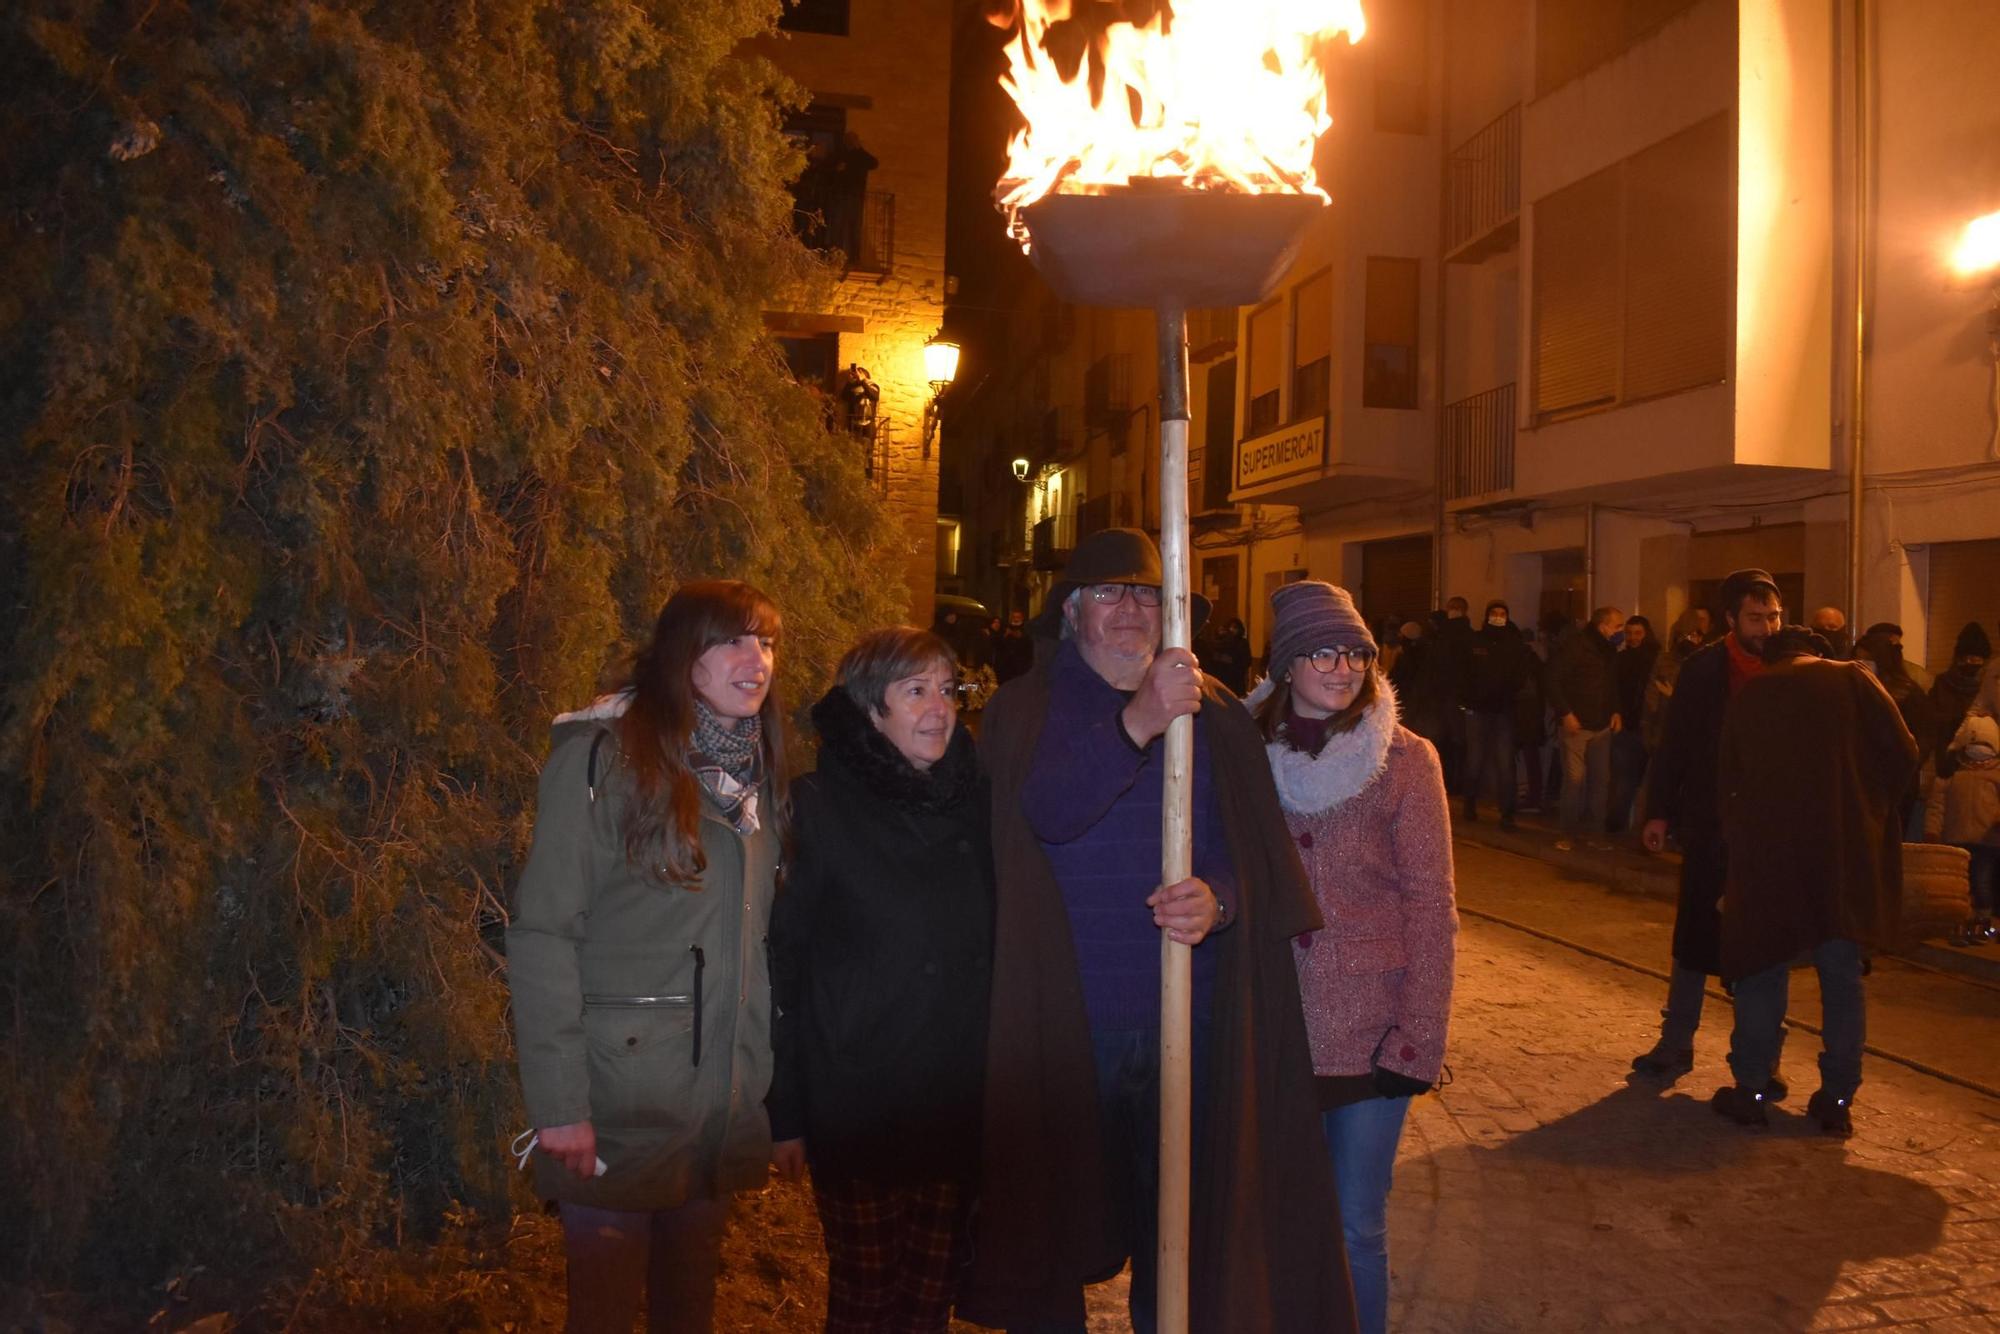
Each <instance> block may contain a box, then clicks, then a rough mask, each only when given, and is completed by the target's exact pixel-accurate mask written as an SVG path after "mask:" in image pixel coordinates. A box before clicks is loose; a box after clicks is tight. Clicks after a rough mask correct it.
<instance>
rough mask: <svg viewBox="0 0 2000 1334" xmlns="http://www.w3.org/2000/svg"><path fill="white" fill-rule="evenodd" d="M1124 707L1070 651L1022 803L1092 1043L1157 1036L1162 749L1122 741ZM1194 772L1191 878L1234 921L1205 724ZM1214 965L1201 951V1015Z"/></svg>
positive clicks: (1067, 647) (1052, 686)
mask: <svg viewBox="0 0 2000 1334" xmlns="http://www.w3.org/2000/svg"><path fill="white" fill-rule="evenodd" d="M1128 699H1129V696H1128V695H1126V694H1125V693H1124V692H1122V691H1120V690H1117V689H1116V688H1114V687H1113V686H1112V685H1111V684H1110V683H1109V682H1107V681H1106V680H1105V679H1104V678H1103V677H1101V676H1099V675H1098V674H1097V672H1096V671H1095V670H1094V669H1093V668H1092V667H1091V666H1090V664H1088V663H1086V662H1085V661H1084V660H1083V656H1082V655H1081V654H1080V653H1078V652H1077V649H1076V645H1075V644H1074V643H1073V642H1067V641H1066V642H1064V643H1063V644H1062V646H1061V647H1060V648H1059V649H1057V651H1056V656H1055V660H1054V661H1053V662H1052V663H1051V664H1050V675H1049V712H1048V720H1047V721H1046V723H1044V725H1043V727H1042V735H1041V737H1040V738H1039V739H1038V740H1037V741H1036V743H1035V757H1034V761H1033V764H1032V766H1031V767H1030V769H1029V775H1028V784H1027V787H1026V789H1025V790H1024V792H1023V795H1022V798H1021V805H1022V813H1023V814H1024V815H1025V816H1027V819H1028V825H1029V827H1030V828H1031V829H1033V830H1034V831H1035V836H1036V837H1037V838H1038V839H1040V840H1041V844H1042V849H1043V851H1044V852H1046V853H1047V854H1048V858H1049V865H1050V867H1051V869H1053V870H1054V872H1055V878H1056V884H1057V885H1058V886H1060V887H1061V889H1062V896H1063V903H1064V906H1066V907H1067V908H1068V909H1069V926H1070V934H1071V937H1072V938H1073V939H1074V941H1075V943H1076V961H1077V968H1078V971H1079V972H1080V973H1081V974H1082V978H1083V1003H1084V1010H1085V1012H1086V1013H1087V1014H1088V1015H1089V1018H1090V1027H1091V1030H1092V1031H1093V1032H1106V1031H1117V1030H1127V1029H1134V1030H1143V1029H1157V1028H1158V1027H1159V1026H1160V929H1159V928H1158V927H1157V926H1155V925H1154V924H1153V913H1152V910H1151V909H1150V908H1148V907H1147V906H1146V900H1147V899H1148V898H1149V897H1151V895H1152V893H1153V890H1154V889H1155V888H1156V887H1157V886H1158V885H1159V883H1160V803H1161V785H1162V781H1163V777H1164V775H1165V773H1166V760H1165V757H1164V755H1163V754H1162V742H1161V741H1160V740H1158V739H1156V740H1154V741H1153V742H1152V744H1150V745H1148V746H1146V747H1145V748H1144V749H1141V748H1140V747H1138V746H1135V745H1133V744H1132V740H1131V738H1130V737H1128V736H1127V735H1126V734H1125V727H1124V724H1123V722H1122V721H1121V719H1120V717H1119V715H1120V714H1121V713H1122V712H1123V710H1124V708H1125V705H1126V702H1127V700H1128ZM1207 707H1212V705H1211V706H1207ZM1193 767H1194V874H1195V875H1196V876H1198V877H1199V878H1201V879H1202V880H1205V881H1207V882H1208V886H1209V888H1210V889H1212V890H1213V891H1214V892H1215V896H1216V897H1217V898H1218V899H1220V900H1221V901H1222V902H1223V903H1224V904H1225V905H1227V906H1228V907H1229V908H1230V909H1232V910H1233V909H1234V907H1235V904H1236V874H1235V869H1234V867H1233V866H1232V864H1231V862H1230V858H1229V843H1228V840H1227V836H1226V835H1225V833H1224V831H1223V825H1222V805H1221V803H1220V802H1219V801H1218V800H1217V798H1216V792H1215V785H1214V781H1213V775H1212V773H1211V772H1210V765H1209V759H1208V728H1207V726H1206V724H1205V720H1204V719H1203V718H1202V716H1201V715H1200V714H1196V715H1195V729H1194V766H1193ZM1232 915H1233V912H1232ZM1205 944H1206V942H1204V945H1205ZM1215 963H1216V955H1215V951H1214V950H1211V949H1206V948H1203V946H1199V945H1198V946H1196V947H1195V951H1194V1002H1195V1008H1196V1010H1197V1011H1198V1012H1205V1011H1206V1009H1207V999H1208V995H1209V992H1210V989H1211V985H1212V983H1213V980H1214V975H1215Z"/></svg>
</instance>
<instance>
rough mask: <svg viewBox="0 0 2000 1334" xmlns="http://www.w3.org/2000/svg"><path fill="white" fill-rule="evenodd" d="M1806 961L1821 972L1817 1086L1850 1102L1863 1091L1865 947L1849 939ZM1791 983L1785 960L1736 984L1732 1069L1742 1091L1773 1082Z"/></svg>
mask: <svg viewBox="0 0 2000 1334" xmlns="http://www.w3.org/2000/svg"><path fill="white" fill-rule="evenodd" d="M1808 957H1809V958H1810V959H1811V961H1812V966H1813V968H1814V970H1815V971H1816V972H1818V973H1819V994H1820V1005H1821V1013H1820V1029H1821V1030H1822V1032H1821V1038H1820V1041H1821V1045H1822V1050H1821V1052H1820V1056H1819V1086H1820V1087H1821V1088H1823V1089H1825V1090H1826V1091H1827V1092H1828V1093H1830V1094H1832V1095H1833V1096H1834V1097H1836V1098H1852V1097H1853V1096H1854V1091H1855V1090H1856V1089H1857V1088H1860V1087H1861V1044H1862V1043H1863V1042H1865V1041H1866V1040H1867V1029H1868V1024H1867V1013H1866V1010H1865V1008H1864V1006H1863V1000H1862V994H1861V946H1860V945H1858V944H1856V943H1855V942H1854V941H1851V940H1828V941H1823V942H1822V943H1821V944H1820V945H1819V946H1818V947H1817V948H1815V949H1814V950H1813V951H1812V953H1811V955H1810V956H1808ZM1791 983H1792V965H1791V963H1790V962H1786V963H1781V964H1779V965H1778V966H1777V967H1776V968H1767V969H1765V970H1764V971H1763V972H1761V973H1753V974H1752V975H1750V976H1749V977H1746V978H1743V979H1741V980H1740V981H1738V982H1737V984H1736V1027H1735V1028H1734V1029H1732V1030H1731V1031H1730V1034H1729V1069H1730V1071H1731V1073H1733V1074H1734V1075H1735V1076H1736V1082H1737V1084H1738V1085H1739V1086H1740V1087H1743V1088H1751V1089H1760V1088H1763V1087H1764V1086H1765V1085H1766V1084H1768V1083H1770V1082H1771V1072H1772V1070H1773V1069H1774V1068H1775V1067H1776V1066H1777V1063H1778V1052H1779V1049H1780V1048H1781V1047H1782V1046H1783V1045H1784V1030H1785V1006H1786V1004H1787V1002H1788V1001H1789V1000H1790V999H1791Z"/></svg>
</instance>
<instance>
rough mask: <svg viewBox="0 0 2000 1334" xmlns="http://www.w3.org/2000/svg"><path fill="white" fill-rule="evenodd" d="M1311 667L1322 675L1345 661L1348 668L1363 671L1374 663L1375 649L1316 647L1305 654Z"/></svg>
mask: <svg viewBox="0 0 2000 1334" xmlns="http://www.w3.org/2000/svg"><path fill="white" fill-rule="evenodd" d="M1306 661H1307V662H1309V663H1311V664H1312V669H1313V670H1314V671H1316V672H1318V673H1319V674H1320V675H1322V676H1324V675H1326V674H1327V673H1328V672H1330V671H1332V670H1333V669H1334V668H1336V667H1338V666H1340V664H1341V663H1343V662H1344V663H1346V664H1347V666H1348V667H1349V669H1350V670H1353V671H1356V672H1365V671H1367V670H1368V669H1369V668H1370V667H1373V666H1374V665H1375V650H1374V649H1372V648H1316V649H1314V650H1313V651H1312V652H1311V653H1308V654H1307V655H1306Z"/></svg>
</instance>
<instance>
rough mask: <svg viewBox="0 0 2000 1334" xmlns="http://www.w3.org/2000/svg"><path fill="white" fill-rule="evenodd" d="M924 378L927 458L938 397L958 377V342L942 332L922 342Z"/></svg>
mask: <svg viewBox="0 0 2000 1334" xmlns="http://www.w3.org/2000/svg"><path fill="white" fill-rule="evenodd" d="M924 378H925V379H926V380H929V381H930V382H931V398H930V402H928V403H926V404H924V457H925V458H929V457H930V456H931V442H932V441H933V440H935V439H937V430H938V398H939V397H940V396H941V395H942V394H943V393H944V391H945V390H946V389H947V388H949V387H950V385H951V382H952V381H953V380H955V379H957V378H958V344H957V343H954V342H952V341H951V340H950V339H949V338H946V337H945V336H944V334H943V333H942V332H940V333H938V334H936V335H935V336H933V337H932V338H931V340H930V341H929V342H928V343H925V344H924Z"/></svg>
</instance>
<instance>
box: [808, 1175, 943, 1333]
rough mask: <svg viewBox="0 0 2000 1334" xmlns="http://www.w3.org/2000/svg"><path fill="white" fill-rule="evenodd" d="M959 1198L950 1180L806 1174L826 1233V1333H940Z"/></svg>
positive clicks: (821, 1225) (941, 1331)
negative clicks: (894, 1181) (900, 1181)
mask: <svg viewBox="0 0 2000 1334" xmlns="http://www.w3.org/2000/svg"><path fill="white" fill-rule="evenodd" d="M962 1196H963V1192H962V1190H961V1189H960V1187H959V1185H958V1183H957V1182H955V1181H924V1182H918V1183H915V1184H912V1185H889V1184H885V1183H882V1182H873V1181H858V1180H844V1181H837V1180H830V1181H821V1180H820V1179H819V1178H818V1177H814V1178H813V1199H814V1201H815V1202H816V1203H817V1204H818V1205H819V1221H820V1227H821V1228H822V1229H823V1231H824V1233H825V1236H826V1258H827V1280H828V1282H827V1303H826V1330H827V1334H943V1331H944V1330H945V1329H947V1328H948V1327H949V1326H950V1324H951V1303H952V1298H953V1297H954V1296H955V1292H954V1272H953V1261H954V1259H955V1257H956V1256H957V1255H958V1254H959V1240H960V1238H961V1235H962V1231H963V1229H962V1226H961V1224H962V1222H963V1211H962V1210H961V1208H960V1203H961V1199H962Z"/></svg>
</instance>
